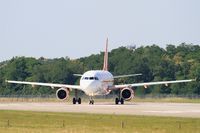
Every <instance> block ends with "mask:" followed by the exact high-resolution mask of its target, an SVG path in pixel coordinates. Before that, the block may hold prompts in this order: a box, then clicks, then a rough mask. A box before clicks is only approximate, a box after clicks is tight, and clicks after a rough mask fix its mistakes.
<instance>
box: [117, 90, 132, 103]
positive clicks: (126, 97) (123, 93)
mask: <svg viewBox="0 0 200 133" xmlns="http://www.w3.org/2000/svg"><path fill="white" fill-rule="evenodd" d="M120 95H121V97H122V98H123V99H124V100H125V101H129V100H131V99H132V98H133V97H134V91H133V90H132V89H131V88H128V87H127V88H124V89H122V90H121V94H120Z"/></svg>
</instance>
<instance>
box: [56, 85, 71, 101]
mask: <svg viewBox="0 0 200 133" xmlns="http://www.w3.org/2000/svg"><path fill="white" fill-rule="evenodd" d="M56 96H57V98H58V99H60V100H65V99H67V98H68V97H69V89H67V88H60V89H58V90H57V91H56Z"/></svg>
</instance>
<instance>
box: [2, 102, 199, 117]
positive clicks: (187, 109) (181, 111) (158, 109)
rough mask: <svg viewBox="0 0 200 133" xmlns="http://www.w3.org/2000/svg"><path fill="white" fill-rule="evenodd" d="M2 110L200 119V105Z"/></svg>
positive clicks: (9, 105) (36, 105)
mask: <svg viewBox="0 0 200 133" xmlns="http://www.w3.org/2000/svg"><path fill="white" fill-rule="evenodd" d="M0 110H26V111H45V112H76V113H92V114H124V115H150V116H173V117H193V118H200V104H194V103H146V102H145V103H126V104H125V105H115V104H113V103H96V104H95V105H88V103H83V104H81V105H72V104H69V103H56V102H55V103H53V102H52V103H43V102H42V103H25V102H21V103H20V102H15V103H0Z"/></svg>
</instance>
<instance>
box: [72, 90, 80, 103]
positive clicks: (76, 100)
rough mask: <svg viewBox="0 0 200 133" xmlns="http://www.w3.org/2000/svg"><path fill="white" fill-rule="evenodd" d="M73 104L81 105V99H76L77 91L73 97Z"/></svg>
mask: <svg viewBox="0 0 200 133" xmlns="http://www.w3.org/2000/svg"><path fill="white" fill-rule="evenodd" d="M72 102H73V104H76V103H78V104H81V98H78V90H75V97H74V98H73V101H72Z"/></svg>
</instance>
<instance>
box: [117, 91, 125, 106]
mask: <svg viewBox="0 0 200 133" xmlns="http://www.w3.org/2000/svg"><path fill="white" fill-rule="evenodd" d="M119 103H121V104H124V99H123V98H122V97H121V92H120V91H119V95H118V97H117V98H115V104H119Z"/></svg>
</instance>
